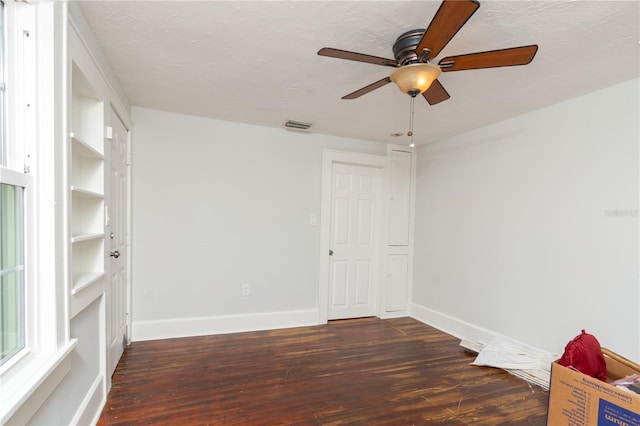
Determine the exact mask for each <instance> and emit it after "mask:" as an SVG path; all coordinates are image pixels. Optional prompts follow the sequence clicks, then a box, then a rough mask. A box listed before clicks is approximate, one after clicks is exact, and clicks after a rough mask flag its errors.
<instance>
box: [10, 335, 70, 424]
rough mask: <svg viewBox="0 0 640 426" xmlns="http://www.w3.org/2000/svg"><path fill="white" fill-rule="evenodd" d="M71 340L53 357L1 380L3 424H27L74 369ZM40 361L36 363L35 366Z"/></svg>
mask: <svg viewBox="0 0 640 426" xmlns="http://www.w3.org/2000/svg"><path fill="white" fill-rule="evenodd" d="M76 343H77V340H76V339H72V340H70V341H69V342H67V344H66V345H65V346H64V347H62V348H60V350H58V352H57V353H55V354H54V355H53V356H51V357H50V358H48V359H46V360H44V361H43V362H41V363H36V362H35V361H34V362H33V364H32V366H31V367H29V368H26V369H25V370H24V371H21V372H19V373H18V374H17V375H16V376H15V377H13V378H12V379H10V380H8V382H7V383H2V389H1V390H0V424H6V423H9V421H11V423H12V424H26V423H27V422H28V421H29V419H30V418H31V417H32V416H33V415H34V414H35V413H36V411H37V410H38V409H39V408H40V406H41V405H42V404H43V403H44V401H46V400H47V398H48V397H49V395H51V393H52V392H53V391H54V390H55V388H56V386H58V384H59V383H60V382H61V381H62V379H63V378H64V376H66V375H67V373H68V372H69V371H70V370H71V358H70V356H69V355H70V354H71V352H72V351H73V348H75V346H76ZM36 364H37V365H36Z"/></svg>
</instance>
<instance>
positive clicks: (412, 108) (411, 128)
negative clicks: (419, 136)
mask: <svg viewBox="0 0 640 426" xmlns="http://www.w3.org/2000/svg"><path fill="white" fill-rule="evenodd" d="M415 100H416V97H415V96H411V104H410V107H409V131H408V132H407V136H409V137H411V143H410V144H409V146H410V147H411V148H413V147H414V146H416V145H415V144H414V143H413V116H414V112H415V109H414V105H415Z"/></svg>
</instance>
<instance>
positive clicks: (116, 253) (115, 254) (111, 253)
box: [109, 250, 120, 259]
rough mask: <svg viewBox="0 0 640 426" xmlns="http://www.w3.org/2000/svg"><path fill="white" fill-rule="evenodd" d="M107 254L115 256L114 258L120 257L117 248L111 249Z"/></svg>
mask: <svg viewBox="0 0 640 426" xmlns="http://www.w3.org/2000/svg"><path fill="white" fill-rule="evenodd" d="M109 256H111V257H115V258H116V259H117V258H119V257H120V252H119V251H118V250H116V251H112V252H110V253H109Z"/></svg>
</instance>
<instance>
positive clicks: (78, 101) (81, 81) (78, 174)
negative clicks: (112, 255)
mask: <svg viewBox="0 0 640 426" xmlns="http://www.w3.org/2000/svg"><path fill="white" fill-rule="evenodd" d="M69 144H70V165H71V167H70V187H69V191H70V200H71V224H70V229H71V235H70V244H71V281H72V282H71V294H72V295H76V294H77V293H79V292H80V291H82V290H83V289H85V288H87V287H89V286H91V285H92V284H94V283H96V282H97V281H98V280H99V279H100V278H102V277H104V276H105V265H104V250H105V247H104V244H105V242H104V219H105V218H104V205H105V204H104V201H105V200H104V105H103V102H102V101H101V100H99V98H98V97H97V96H96V94H95V92H94V90H93V89H92V87H91V86H90V85H89V83H88V82H87V79H86V78H85V76H84V75H83V74H82V72H81V71H80V70H79V68H78V67H76V66H75V65H74V66H72V83H71V134H70V135H69Z"/></svg>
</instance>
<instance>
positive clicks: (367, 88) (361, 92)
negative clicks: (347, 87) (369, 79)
mask: <svg viewBox="0 0 640 426" xmlns="http://www.w3.org/2000/svg"><path fill="white" fill-rule="evenodd" d="M389 83H391V79H390V78H389V77H385V78H383V79H382V80H378V81H376V82H375V83H371V84H370V85H368V86H365V87H363V88H362V89H358V90H356V91H355V92H352V93H349V94H348V95H345V96H343V97H342V99H356V98H359V97H360V96H362V95H365V94H367V93H369V92H371V91H373V90H376V89H379V88H380V87H382V86H384V85H386V84H389Z"/></svg>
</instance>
